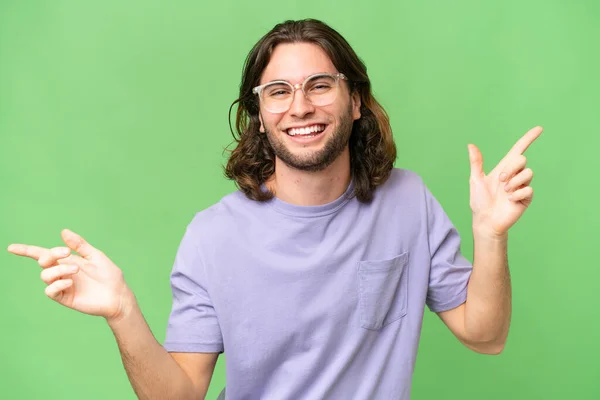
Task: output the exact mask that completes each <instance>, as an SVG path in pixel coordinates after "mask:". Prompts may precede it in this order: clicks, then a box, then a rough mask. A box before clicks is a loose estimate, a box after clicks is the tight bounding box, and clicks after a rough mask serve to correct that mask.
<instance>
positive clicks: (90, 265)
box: [8, 229, 133, 319]
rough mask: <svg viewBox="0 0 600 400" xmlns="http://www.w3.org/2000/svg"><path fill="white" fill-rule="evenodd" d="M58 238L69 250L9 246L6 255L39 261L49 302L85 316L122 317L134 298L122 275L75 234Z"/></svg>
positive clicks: (98, 251)
mask: <svg viewBox="0 0 600 400" xmlns="http://www.w3.org/2000/svg"><path fill="white" fill-rule="evenodd" d="M61 236H62V239H63V241H64V242H65V244H66V245H67V246H68V247H54V248H52V249H46V248H43V247H37V246H30V245H25V244H11V245H10V246H8V251H9V252H11V253H13V254H16V255H19V256H26V257H30V258H33V259H35V260H37V261H38V264H39V265H40V266H41V267H42V268H43V270H42V273H41V278H42V280H43V281H44V282H45V283H46V284H47V285H48V286H47V287H46V295H47V296H48V297H50V298H51V299H52V300H54V301H56V302H58V303H60V304H62V305H63V306H66V307H69V308H72V309H74V310H77V311H80V312H82V313H85V314H90V315H98V316H102V317H105V318H106V319H118V318H119V317H121V316H122V315H123V314H124V311H125V309H126V308H127V307H129V306H130V304H131V299H132V298H133V294H132V293H131V291H130V290H129V288H128V287H127V285H126V284H125V280H124V279H123V273H122V271H121V270H120V269H119V268H118V267H117V266H116V265H115V264H114V263H113V262H112V261H111V260H110V259H109V258H108V257H107V256H106V255H104V253H102V252H101V251H100V250H98V249H96V248H94V247H92V246H91V245H90V244H89V243H87V242H86V241H85V240H84V239H83V238H82V237H81V236H79V235H78V234H76V233H74V232H72V231H70V230H67V229H65V230H63V231H62V232H61ZM71 250H74V251H76V252H78V253H79V255H76V254H72V253H71Z"/></svg>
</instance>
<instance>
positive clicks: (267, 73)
mask: <svg viewBox="0 0 600 400" xmlns="http://www.w3.org/2000/svg"><path fill="white" fill-rule="evenodd" d="M319 72H331V73H337V72H338V71H337V70H336V68H335V66H334V65H333V62H331V59H330V58H329V56H328V55H327V53H325V51H323V49H322V48H321V47H319V46H317V45H316V44H312V43H282V44H280V45H277V46H276V47H275V49H274V50H273V54H271V59H270V60H269V64H267V67H266V68H265V70H264V71H263V74H262V77H261V79H260V83H261V84H263V83H266V82H270V81H274V80H280V79H282V80H285V81H289V82H292V83H300V82H302V81H303V80H304V78H306V77H307V76H310V75H312V74H316V73H319Z"/></svg>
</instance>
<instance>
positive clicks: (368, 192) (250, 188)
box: [225, 19, 396, 202]
mask: <svg viewBox="0 0 600 400" xmlns="http://www.w3.org/2000/svg"><path fill="white" fill-rule="evenodd" d="M294 42H306V43H313V44H316V45H318V46H319V47H321V48H322V49H323V50H324V51H325V53H326V54H327V55H328V56H329V58H330V59H331V61H332V62H333V65H334V66H335V67H336V68H337V70H338V71H340V72H342V73H343V74H344V75H346V77H347V78H348V82H349V83H350V88H351V92H354V91H356V92H358V93H359V95H360V100H361V109H360V112H361V118H360V119H358V120H356V121H354V125H353V127H352V134H351V136H350V143H349V147H350V167H351V173H352V179H353V181H354V185H355V191H354V195H356V197H357V199H358V200H359V201H361V202H369V201H371V199H372V198H373V192H374V191H375V188H376V187H377V186H379V185H381V184H383V183H384V182H385V181H386V179H387V178H388V177H389V175H390V172H391V170H392V168H393V165H394V161H395V159H396V145H395V144H394V138H393V136H392V128H391V126H390V121H389V117H388V115H387V113H386V112H385V110H384V109H383V107H381V105H380V104H379V103H378V102H377V100H375V98H374V97H373V94H372V93H371V82H370V80H369V77H368V75H367V68H366V67H365V65H364V63H363V62H362V61H361V60H360V59H359V58H358V56H357V55H356V53H355V52H354V50H353V49H352V47H350V45H349V44H348V42H347V41H346V40H345V39H344V38H343V37H342V36H341V35H340V34H339V33H338V32H336V31H335V30H334V29H332V28H331V27H329V26H328V25H326V24H325V23H323V22H321V21H318V20H315V19H305V20H300V21H285V22H283V23H280V24H278V25H276V26H275V27H274V28H273V29H272V30H271V31H270V32H269V33H267V34H266V35H265V36H263V37H262V38H261V39H260V40H259V41H258V43H256V44H255V45H254V47H253V48H252V50H251V51H250V53H249V54H248V57H247V58H246V62H245V64H244V72H243V75H242V82H241V85H240V95H239V98H238V99H237V100H236V101H234V102H233V104H231V107H230V108H229V115H230V120H229V127H230V129H231V133H232V135H233V138H234V140H235V143H236V144H237V146H236V147H235V148H234V149H233V150H230V152H231V155H230V157H229V161H228V162H227V165H226V167H225V176H226V177H227V178H229V179H232V180H234V181H235V182H236V184H237V186H238V187H239V188H240V190H241V191H242V192H243V193H244V194H246V196H247V197H248V198H250V199H253V200H257V201H266V200H270V199H272V198H273V193H272V192H270V191H267V190H264V189H262V188H261V185H262V184H263V183H265V182H266V181H267V179H268V178H269V177H270V176H271V175H273V173H274V172H275V154H274V152H273V149H272V148H271V145H270V143H269V141H268V139H267V135H265V134H262V133H260V132H259V127H260V120H259V117H258V114H259V100H258V97H257V96H256V95H254V94H253V93H252V88H253V87H255V86H258V85H259V83H260V78H261V75H262V73H263V71H264V70H265V68H266V67H267V64H268V63H269V60H270V58H271V54H272V53H273V50H274V49H275V47H276V46H277V45H278V44H281V43H294ZM236 103H239V105H238V109H237V113H236V121H235V128H236V131H237V135H236V134H235V133H234V132H233V129H232V127H231V110H232V108H233V106H234V105H235V104H236Z"/></svg>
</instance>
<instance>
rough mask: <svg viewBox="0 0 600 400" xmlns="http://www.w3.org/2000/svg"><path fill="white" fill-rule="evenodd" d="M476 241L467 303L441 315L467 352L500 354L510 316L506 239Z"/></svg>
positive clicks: (478, 237) (476, 237) (490, 238)
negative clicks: (467, 349) (466, 348)
mask: <svg viewBox="0 0 600 400" xmlns="http://www.w3.org/2000/svg"><path fill="white" fill-rule="evenodd" d="M474 238H475V241H474V256H473V259H474V262H473V272H472V273H471V278H470V279H469V284H468V286H467V301H466V302H465V303H463V304H461V305H460V306H458V307H456V308H454V309H452V310H448V311H443V312H440V313H438V315H439V317H440V318H441V319H442V321H443V322H444V323H445V324H446V325H447V326H448V328H450V330H451V331H452V332H453V333H454V334H455V335H456V337H457V338H458V339H459V340H460V341H461V342H462V343H463V344H464V345H465V346H467V347H468V348H470V349H472V350H474V351H476V352H478V353H483V354H499V353H500V352H501V351H502V350H503V349H504V345H505V343H506V338H507V336H508V329H509V326H510V316H511V285H510V274H509V270H508V259H507V252H506V245H507V239H506V237H504V238H494V237H488V236H486V235H477V234H475V235H474Z"/></svg>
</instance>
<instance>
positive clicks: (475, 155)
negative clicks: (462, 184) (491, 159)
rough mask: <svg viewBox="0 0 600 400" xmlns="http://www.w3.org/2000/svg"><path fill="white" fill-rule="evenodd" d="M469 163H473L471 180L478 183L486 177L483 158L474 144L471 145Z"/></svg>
mask: <svg viewBox="0 0 600 400" xmlns="http://www.w3.org/2000/svg"><path fill="white" fill-rule="evenodd" d="M468 148H469V161H470V163H471V180H473V181H477V180H479V179H481V178H483V177H484V175H485V174H484V173H483V156H482V155H481V151H479V149H478V148H477V146H475V145H474V144H469V146H468Z"/></svg>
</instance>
